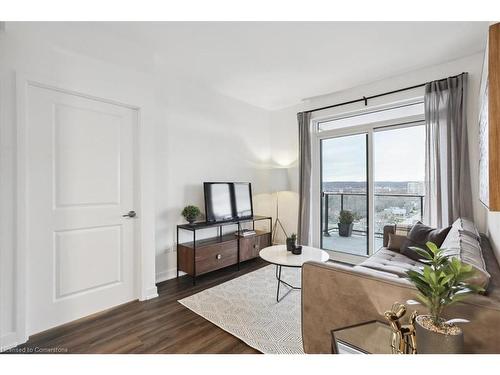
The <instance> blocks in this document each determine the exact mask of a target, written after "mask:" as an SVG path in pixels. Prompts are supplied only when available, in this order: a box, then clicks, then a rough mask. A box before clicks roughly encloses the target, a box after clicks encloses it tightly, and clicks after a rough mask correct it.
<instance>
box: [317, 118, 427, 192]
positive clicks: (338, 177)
mask: <svg viewBox="0 0 500 375" xmlns="http://www.w3.org/2000/svg"><path fill="white" fill-rule="evenodd" d="M366 138H367V135H366V134H356V135H349V136H344V137H336V138H329V139H325V140H323V141H322V148H321V150H322V178H323V181H324V182H326V181H328V182H332V181H337V182H355V181H358V182H362V181H366V176H367V153H366V152H367V150H366V148H367V147H366V145H367V139H366ZM373 168H374V180H375V181H379V182H382V181H384V182H398V181H408V182H411V181H417V182H418V181H424V180H425V129H424V127H423V126H421V125H420V126H412V127H405V128H399V129H389V130H383V131H377V132H374V133H373Z"/></svg>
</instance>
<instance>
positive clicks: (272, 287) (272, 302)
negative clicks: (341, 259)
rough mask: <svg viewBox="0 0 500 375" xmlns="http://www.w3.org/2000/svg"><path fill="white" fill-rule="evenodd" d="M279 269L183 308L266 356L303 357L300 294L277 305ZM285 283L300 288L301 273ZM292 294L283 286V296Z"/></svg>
mask: <svg viewBox="0 0 500 375" xmlns="http://www.w3.org/2000/svg"><path fill="white" fill-rule="evenodd" d="M275 269H276V266H274V265H270V266H267V267H264V268H261V269H259V270H257V271H254V272H250V273H248V274H246V275H243V276H240V277H238V278H236V279H233V280H230V281H227V282H225V283H223V284H220V285H217V286H215V287H213V288H210V289H207V290H204V291H203V292H200V293H197V294H194V295H192V296H189V297H187V298H184V299H182V300H179V302H180V303H181V304H183V305H184V306H186V307H187V308H188V309H190V310H192V311H194V312H195V313H197V314H198V315H201V316H202V317H204V318H205V319H207V320H209V321H211V322H212V323H214V324H216V325H217V326H219V327H220V328H222V329H223V330H225V331H227V332H229V333H231V334H232V335H234V336H236V337H238V338H239V339H241V340H242V341H244V342H245V343H246V344H248V345H249V346H251V347H252V348H255V349H257V350H258V351H260V352H262V353H266V354H301V353H304V351H303V349H302V335H301V326H300V298H301V297H300V290H292V291H291V292H290V293H289V294H288V295H287V296H286V297H285V298H284V299H282V300H281V302H279V303H278V302H276V287H277V280H276V277H275ZM281 275H282V279H283V280H285V281H286V282H288V283H290V284H292V285H295V286H299V285H300V269H296V268H287V267H283V269H282V272H281ZM287 291H288V287H287V286H285V285H283V284H282V285H281V287H280V295H283V294H284V293H286V292H287Z"/></svg>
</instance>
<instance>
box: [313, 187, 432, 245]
mask: <svg viewBox="0 0 500 375" xmlns="http://www.w3.org/2000/svg"><path fill="white" fill-rule="evenodd" d="M322 195H323V201H324V203H323V215H324V218H323V235H324V236H329V235H330V232H331V231H333V230H335V229H337V228H336V227H332V226H330V225H331V224H336V221H335V219H337V217H338V213H339V212H340V211H342V210H349V211H352V212H353V213H354V214H355V216H357V217H358V224H359V225H356V224H355V226H354V229H353V231H354V232H357V233H362V234H365V235H366V232H367V224H365V225H363V224H361V221H362V220H363V219H364V218H366V217H367V208H368V202H367V195H366V193H339V192H327V191H325V192H323V193H322ZM374 195H375V197H386V198H403V200H404V201H406V202H405V203H410V202H408V200H415V201H416V202H415V203H414V204H411V206H412V207H411V208H412V210H418V212H417V215H418V216H419V219H420V220H421V221H422V219H423V212H424V197H425V195H421V194H387V193H375V194H374ZM332 196H336V197H339V202H337V204H336V205H334V207H332V202H330V197H332ZM350 196H352V197H364V199H362V200H361V201H360V200H359V199H358V202H357V204H353V202H351V203H350V204H349V202H347V201H348V200H349V199H347V197H350ZM360 203H361V204H360ZM381 203H383V202H382V201H380V200H378V199H377V200H376V201H375V217H377V215H378V214H379V215H380V214H381V213H382V212H384V211H377V204H379V205H380V204H381ZM353 205H354V206H357V209H356V207H352V206H353ZM363 205H364V206H363ZM389 206H390V205H389ZM414 206H416V207H414ZM360 207H361V208H360ZM332 208H334V209H333V212H331V211H332ZM391 208H396V209H400V208H399V207H391ZM357 211H358V212H357ZM359 211H362V212H359ZM363 214H364V216H363ZM394 216H395V217H394V218H392V220H381V222H380V223H378V224H379V227H377V225H376V227H375V234H376V235H378V236H382V235H383V225H386V224H394V223H395V222H398V221H399V222H401V221H404V220H405V219H407V217H406V216H405V215H404V214H403V215H399V216H398V215H397V214H396V215H394ZM414 216H415V213H414V214H413V217H414ZM332 218H333V219H334V220H331V219H332ZM360 218H361V220H359V219H360ZM375 224H377V222H375Z"/></svg>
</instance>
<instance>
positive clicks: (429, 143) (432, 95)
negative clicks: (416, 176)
mask: <svg viewBox="0 0 500 375" xmlns="http://www.w3.org/2000/svg"><path fill="white" fill-rule="evenodd" d="M466 100H467V73H463V74H461V75H459V76H457V77H450V78H447V79H443V80H439V81H434V82H429V83H427V85H426V86H425V97H424V102H425V126H426V140H425V178H426V181H425V188H426V189H425V190H426V197H425V206H424V217H425V220H426V222H427V224H429V225H431V226H435V227H445V226H448V225H451V223H452V222H453V221H455V220H456V219H457V218H458V217H469V218H472V190H471V182H470V168H469V151H468V141H467V119H466V117H467V109H466Z"/></svg>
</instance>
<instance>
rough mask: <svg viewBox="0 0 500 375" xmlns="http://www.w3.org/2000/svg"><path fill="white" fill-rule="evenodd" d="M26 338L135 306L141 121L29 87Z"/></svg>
mask: <svg viewBox="0 0 500 375" xmlns="http://www.w3.org/2000/svg"><path fill="white" fill-rule="evenodd" d="M26 99H27V101H26V146H27V150H28V155H27V167H28V168H27V171H28V172H27V173H28V174H27V181H28V188H27V194H28V202H27V206H28V238H27V241H28V293H27V306H28V333H29V334H33V333H36V332H40V331H42V330H45V329H48V328H51V327H54V326H57V325H60V324H63V323H66V322H68V321H71V320H74V319H77V318H80V317H83V316H86V315H89V314H92V313H95V312H98V311H101V310H104V309H106V308H109V307H112V306H115V305H118V304H121V303H124V302H127V301H130V300H132V299H134V298H135V297H136V292H135V288H134V285H135V277H134V222H135V220H134V219H133V218H129V217H122V215H124V214H125V213H127V212H129V211H131V210H135V209H137V208H136V207H134V170H133V165H134V141H133V134H134V127H135V126H136V122H137V111H135V110H133V109H130V108H126V107H123V106H119V105H114V104H110V103H108V102H105V101H100V100H96V99H89V98H85V97H83V96H79V95H75V94H72V93H68V92H63V91H59V90H53V89H49V88H42V87H38V86H35V85H29V86H28V91H27V98H26Z"/></svg>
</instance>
